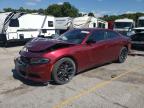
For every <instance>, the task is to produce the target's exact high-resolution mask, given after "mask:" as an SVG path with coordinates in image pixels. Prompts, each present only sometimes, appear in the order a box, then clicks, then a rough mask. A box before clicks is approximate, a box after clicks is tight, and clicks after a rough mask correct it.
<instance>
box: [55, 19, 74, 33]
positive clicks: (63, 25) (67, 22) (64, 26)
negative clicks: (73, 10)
mask: <svg viewBox="0 0 144 108" xmlns="http://www.w3.org/2000/svg"><path fill="white" fill-rule="evenodd" d="M72 21H73V19H72V18H71V17H55V28H56V33H57V34H62V33H64V32H66V31H67V30H69V29H71V28H72Z"/></svg>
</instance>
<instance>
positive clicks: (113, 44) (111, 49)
mask: <svg viewBox="0 0 144 108" xmlns="http://www.w3.org/2000/svg"><path fill="white" fill-rule="evenodd" d="M120 40H121V37H120V36H119V34H118V33H116V32H114V31H111V30H106V41H107V49H106V51H107V56H108V61H111V60H116V59H117V57H118V55H119V53H120V50H121V47H122V45H121V41H120Z"/></svg>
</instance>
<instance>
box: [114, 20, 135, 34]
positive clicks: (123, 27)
mask: <svg viewBox="0 0 144 108" xmlns="http://www.w3.org/2000/svg"><path fill="white" fill-rule="evenodd" d="M134 27H135V22H134V20H132V19H128V18H124V19H117V20H115V21H114V27H113V30H114V31H117V32H119V33H121V34H123V35H127V32H128V31H129V29H132V28H134Z"/></svg>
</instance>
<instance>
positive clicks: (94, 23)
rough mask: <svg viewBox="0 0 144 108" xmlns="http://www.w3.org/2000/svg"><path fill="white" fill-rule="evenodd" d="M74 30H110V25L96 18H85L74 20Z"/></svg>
mask: <svg viewBox="0 0 144 108" xmlns="http://www.w3.org/2000/svg"><path fill="white" fill-rule="evenodd" d="M73 28H108V23H107V22H106V21H104V20H101V19H98V18H96V17H91V16H83V17H77V18H74V19H73Z"/></svg>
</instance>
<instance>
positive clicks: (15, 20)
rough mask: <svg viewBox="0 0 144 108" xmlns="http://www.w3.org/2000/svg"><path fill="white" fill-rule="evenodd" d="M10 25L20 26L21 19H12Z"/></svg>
mask: <svg viewBox="0 0 144 108" xmlns="http://www.w3.org/2000/svg"><path fill="white" fill-rule="evenodd" d="M9 26H10V27H19V21H18V19H11V20H10V23H9Z"/></svg>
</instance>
